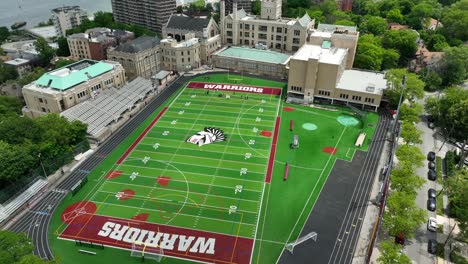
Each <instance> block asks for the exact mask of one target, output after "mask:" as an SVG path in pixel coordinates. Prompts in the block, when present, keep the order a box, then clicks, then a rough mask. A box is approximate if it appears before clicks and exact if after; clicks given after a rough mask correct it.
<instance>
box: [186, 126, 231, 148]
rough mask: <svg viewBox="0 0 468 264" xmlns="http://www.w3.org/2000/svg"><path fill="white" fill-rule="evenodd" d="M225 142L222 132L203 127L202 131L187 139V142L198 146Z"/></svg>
mask: <svg viewBox="0 0 468 264" xmlns="http://www.w3.org/2000/svg"><path fill="white" fill-rule="evenodd" d="M225 140H226V136H225V135H224V131H222V130H220V129H218V128H214V127H205V129H204V130H203V131H200V132H198V133H197V134H195V135H193V136H191V137H190V138H189V139H187V142H189V143H192V144H198V146H203V145H206V144H211V143H213V142H220V141H225Z"/></svg>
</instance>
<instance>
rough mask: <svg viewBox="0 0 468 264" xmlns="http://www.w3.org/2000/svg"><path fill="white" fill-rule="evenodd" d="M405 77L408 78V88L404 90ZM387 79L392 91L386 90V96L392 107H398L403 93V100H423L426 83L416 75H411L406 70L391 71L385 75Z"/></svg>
mask: <svg viewBox="0 0 468 264" xmlns="http://www.w3.org/2000/svg"><path fill="white" fill-rule="evenodd" d="M403 76H406V87H405V88H403V84H402V81H403ZM385 78H386V79H387V82H388V83H389V85H390V87H391V88H390V89H387V90H385V94H386V96H387V98H388V100H389V103H390V105H391V106H392V107H395V108H396V107H397V106H398V102H399V100H400V94H401V93H402V92H403V100H405V99H408V100H410V101H413V100H414V99H415V98H418V99H421V98H422V97H423V96H424V86H425V84H424V82H423V81H422V80H421V79H420V77H419V76H418V75H417V74H415V73H409V72H408V71H407V70H406V69H391V70H389V71H388V72H387V73H386V74H385Z"/></svg>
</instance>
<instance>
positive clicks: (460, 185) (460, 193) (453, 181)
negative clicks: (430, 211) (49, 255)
mask: <svg viewBox="0 0 468 264" xmlns="http://www.w3.org/2000/svg"><path fill="white" fill-rule="evenodd" d="M444 185H445V190H446V192H447V194H448V196H449V201H450V207H449V208H450V214H451V215H454V216H455V218H456V219H457V220H458V222H459V227H460V231H461V232H460V233H461V236H462V237H464V238H465V239H466V238H468V229H467V227H468V195H466V194H467V193H468V170H467V169H459V170H457V171H456V173H455V175H454V176H452V177H448V178H447V180H446V181H445V182H444Z"/></svg>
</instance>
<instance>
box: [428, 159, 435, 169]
mask: <svg viewBox="0 0 468 264" xmlns="http://www.w3.org/2000/svg"><path fill="white" fill-rule="evenodd" d="M427 168H428V169H430V170H435V163H434V162H433V161H429V162H428V163H427Z"/></svg>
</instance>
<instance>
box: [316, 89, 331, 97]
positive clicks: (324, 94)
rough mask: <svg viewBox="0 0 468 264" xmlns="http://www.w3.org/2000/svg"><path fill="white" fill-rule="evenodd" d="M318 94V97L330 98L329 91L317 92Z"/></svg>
mask: <svg viewBox="0 0 468 264" xmlns="http://www.w3.org/2000/svg"><path fill="white" fill-rule="evenodd" d="M318 93H319V95H323V96H330V91H324V90H319V91H318Z"/></svg>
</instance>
